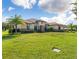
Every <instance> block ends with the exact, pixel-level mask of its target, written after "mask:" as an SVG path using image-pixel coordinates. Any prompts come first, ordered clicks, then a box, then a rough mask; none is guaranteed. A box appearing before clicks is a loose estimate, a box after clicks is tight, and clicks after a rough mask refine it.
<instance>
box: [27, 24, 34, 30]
mask: <svg viewBox="0 0 79 59" xmlns="http://www.w3.org/2000/svg"><path fill="white" fill-rule="evenodd" d="M26 27H27V30H34V27H35V24H27V26H26Z"/></svg>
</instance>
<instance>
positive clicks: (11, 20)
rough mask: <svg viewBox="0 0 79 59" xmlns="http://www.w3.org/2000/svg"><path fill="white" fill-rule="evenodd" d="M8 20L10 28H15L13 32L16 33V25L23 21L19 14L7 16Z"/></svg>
mask: <svg viewBox="0 0 79 59" xmlns="http://www.w3.org/2000/svg"><path fill="white" fill-rule="evenodd" d="M8 22H9V26H10V28H12V29H14V28H15V33H17V25H18V24H22V23H23V21H22V18H21V16H20V15H19V16H18V15H15V16H14V17H11V18H9V19H8Z"/></svg>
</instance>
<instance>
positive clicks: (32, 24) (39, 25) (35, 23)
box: [17, 18, 66, 32]
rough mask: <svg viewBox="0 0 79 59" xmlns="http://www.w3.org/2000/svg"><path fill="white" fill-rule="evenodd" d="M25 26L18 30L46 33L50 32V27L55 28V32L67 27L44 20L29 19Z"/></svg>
mask: <svg viewBox="0 0 79 59" xmlns="http://www.w3.org/2000/svg"><path fill="white" fill-rule="evenodd" d="M24 23H25V24H24V25H18V26H17V28H18V29H24V30H30V31H42V32H45V31H47V30H48V27H51V28H53V30H64V28H65V27H66V25H63V24H59V23H56V22H51V23H48V22H46V21H43V20H36V19H33V18H32V19H28V20H24Z"/></svg>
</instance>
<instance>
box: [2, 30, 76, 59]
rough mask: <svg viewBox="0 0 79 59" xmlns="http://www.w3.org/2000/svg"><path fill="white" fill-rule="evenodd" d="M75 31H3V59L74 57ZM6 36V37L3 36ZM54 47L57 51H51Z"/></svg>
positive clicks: (62, 58)
mask: <svg viewBox="0 0 79 59" xmlns="http://www.w3.org/2000/svg"><path fill="white" fill-rule="evenodd" d="M76 36H77V35H76V32H75V33H71V32H69V33H68V32H48V33H30V34H16V35H12V36H10V35H8V33H7V31H6V32H3V43H2V44H3V45H2V49H3V52H2V53H3V54H2V55H3V59H76V53H77V52H76V49H77V39H76ZM5 37H6V38H5ZM53 47H56V48H59V49H61V51H60V52H59V53H57V52H54V51H52V48H53Z"/></svg>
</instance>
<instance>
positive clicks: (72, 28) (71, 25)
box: [68, 23, 77, 32]
mask: <svg viewBox="0 0 79 59" xmlns="http://www.w3.org/2000/svg"><path fill="white" fill-rule="evenodd" d="M68 27H69V28H70V31H71V32H72V31H73V30H77V25H73V23H71V24H69V25H68Z"/></svg>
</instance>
